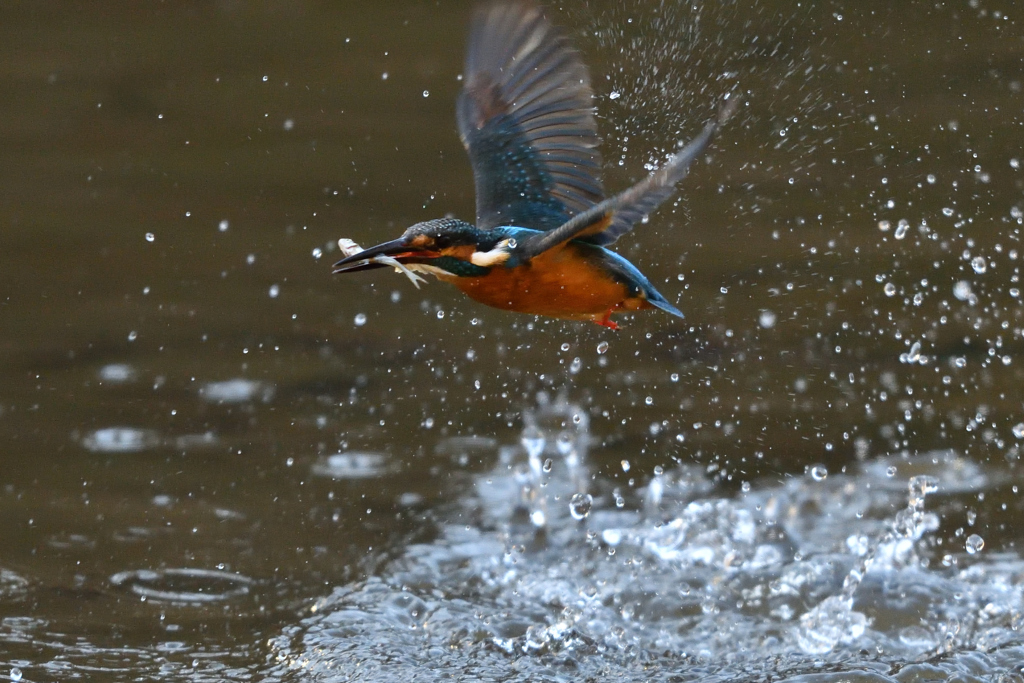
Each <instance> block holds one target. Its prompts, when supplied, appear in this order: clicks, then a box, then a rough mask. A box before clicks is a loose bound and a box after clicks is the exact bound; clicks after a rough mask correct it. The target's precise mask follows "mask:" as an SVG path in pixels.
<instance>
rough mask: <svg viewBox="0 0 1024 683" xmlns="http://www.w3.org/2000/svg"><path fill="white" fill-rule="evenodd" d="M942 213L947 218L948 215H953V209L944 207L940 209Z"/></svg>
mask: <svg viewBox="0 0 1024 683" xmlns="http://www.w3.org/2000/svg"><path fill="white" fill-rule="evenodd" d="M942 215H943V216H945V217H946V218H949V217H950V216H952V215H953V209H951V208H949V207H948V206H947V207H945V208H944V209H942Z"/></svg>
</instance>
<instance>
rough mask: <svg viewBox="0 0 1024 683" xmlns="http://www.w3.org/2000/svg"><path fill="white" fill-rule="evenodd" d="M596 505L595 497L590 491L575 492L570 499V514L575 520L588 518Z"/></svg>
mask: <svg viewBox="0 0 1024 683" xmlns="http://www.w3.org/2000/svg"><path fill="white" fill-rule="evenodd" d="M593 506H594V497H593V496H591V495H590V494H589V493H574V494H573V496H572V500H570V501H569V514H571V515H572V518H573V519H575V520H577V521H578V520H581V519H586V518H587V516H588V515H589V514H590V509H591V508H592V507H593Z"/></svg>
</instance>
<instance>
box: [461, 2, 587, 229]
mask: <svg viewBox="0 0 1024 683" xmlns="http://www.w3.org/2000/svg"><path fill="white" fill-rule="evenodd" d="M463 78H464V81H465V82H464V85H463V88H462V92H461V93H460V94H459V100H458V105H457V120H458V126H459V134H460V136H461V137H462V142H463V144H464V145H465V146H466V151H467V152H468V153H469V159H470V163H471V164H472V165H473V174H474V177H475V181H476V213H477V227H479V228H481V229H491V228H494V227H497V226H501V225H520V226H524V227H528V228H533V229H536V230H551V229H553V228H556V227H558V226H560V225H562V224H563V223H565V221H567V220H568V219H569V218H571V217H572V216H574V215H576V214H577V213H579V212H581V211H585V210H586V209H588V208H590V207H592V206H593V205H594V204H596V203H597V202H599V201H601V199H602V198H603V196H604V193H603V191H602V188H601V180H600V177H599V173H600V169H601V155H600V152H598V150H597V145H598V142H599V140H598V137H597V124H596V123H595V121H594V110H593V95H592V92H591V89H590V76H589V73H588V72H587V68H586V66H585V65H584V64H583V62H582V61H580V59H579V55H578V54H577V53H576V52H575V50H573V49H572V47H571V46H570V44H569V41H568V40H567V39H566V38H565V36H564V35H562V33H561V32H560V31H558V30H557V29H555V27H553V26H552V25H551V24H550V23H548V21H547V20H546V19H545V18H544V16H543V14H542V13H541V11H540V9H539V8H538V7H536V6H535V5H533V4H532V3H528V2H518V3H507V4H506V3H496V4H490V5H485V6H484V7H483V8H481V9H480V10H478V11H477V13H476V14H475V15H474V18H473V24H472V27H471V29H470V36H469V46H468V48H467V52H466V70H465V74H464V75H463Z"/></svg>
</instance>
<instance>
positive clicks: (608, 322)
mask: <svg viewBox="0 0 1024 683" xmlns="http://www.w3.org/2000/svg"><path fill="white" fill-rule="evenodd" d="M614 310H615V309H614V308H609V309H608V312H607V313H605V314H604V317H603V318H601V319H600V320H595V321H594V322H595V323H597V324H598V325H600V326H601V327H607V328H608V329H609V330H617V329H619V325H618V323H616V322H615V321H614V320H612V311H614Z"/></svg>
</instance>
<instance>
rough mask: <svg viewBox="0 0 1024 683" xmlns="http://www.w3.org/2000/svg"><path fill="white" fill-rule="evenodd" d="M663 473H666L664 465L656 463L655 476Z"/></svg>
mask: <svg viewBox="0 0 1024 683" xmlns="http://www.w3.org/2000/svg"><path fill="white" fill-rule="evenodd" d="M663 474H665V468H664V467H662V466H661V465H655V466H654V476H656V477H660V476H661V475H663Z"/></svg>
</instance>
